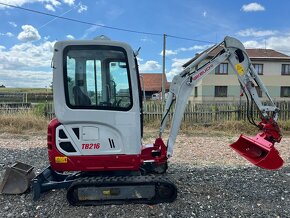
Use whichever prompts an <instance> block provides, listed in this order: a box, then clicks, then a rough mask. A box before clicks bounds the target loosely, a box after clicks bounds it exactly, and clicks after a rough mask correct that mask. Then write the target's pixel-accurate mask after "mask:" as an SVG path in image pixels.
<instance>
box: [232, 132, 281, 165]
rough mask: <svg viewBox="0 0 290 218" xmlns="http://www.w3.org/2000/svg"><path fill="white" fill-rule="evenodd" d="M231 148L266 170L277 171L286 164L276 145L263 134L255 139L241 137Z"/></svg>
mask: <svg viewBox="0 0 290 218" xmlns="http://www.w3.org/2000/svg"><path fill="white" fill-rule="evenodd" d="M230 146H231V147H232V148H233V149H234V150H235V151H236V152H238V153H239V154H240V155H242V156H243V157H244V158H246V159H247V160H248V161H250V162H251V163H253V164H255V165H256V166H259V167H261V168H264V169H268V170H276V169H279V168H280V167H282V165H283V163H284V161H283V160H282V158H281V157H280V155H279V152H278V151H277V150H276V149H275V147H274V144H273V143H271V142H269V141H268V140H266V139H265V134H263V133H259V134H257V135H256V136H255V137H253V138H249V137H246V136H244V135H241V136H240V138H239V139H238V140H237V141H236V142H235V143H233V144H231V145H230Z"/></svg>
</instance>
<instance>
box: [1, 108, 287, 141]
mask: <svg viewBox="0 0 290 218" xmlns="http://www.w3.org/2000/svg"><path fill="white" fill-rule="evenodd" d="M39 110H40V109H39V108H35V109H34V110H33V111H28V112H19V113H16V114H5V113H4V114H0V126H1V128H0V134H1V133H14V134H30V133H41V134H46V131H47V125H48V123H49V120H48V119H47V118H45V117H44V116H43V115H41V114H42V113H40V112H39ZM159 125H160V123H159V122H158V121H156V122H150V123H147V122H146V123H145V124H144V127H145V130H144V132H145V133H146V134H149V135H151V134H154V135H156V136H157V135H158V131H159ZM279 126H280V127H281V130H282V134H283V135H290V121H281V122H279ZM166 132H168V128H167V130H166ZM180 133H183V134H186V135H189V136H190V135H195V136H230V135H237V134H241V133H243V134H248V135H255V134H256V133H258V129H257V128H256V127H254V126H253V125H251V124H249V123H248V122H245V121H225V122H221V123H212V124H210V125H203V124H193V123H182V125H181V128H180ZM145 137H146V136H145Z"/></svg>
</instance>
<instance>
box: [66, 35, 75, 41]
mask: <svg viewBox="0 0 290 218" xmlns="http://www.w3.org/2000/svg"><path fill="white" fill-rule="evenodd" d="M66 38H67V39H69V40H73V39H75V37H74V36H73V35H66Z"/></svg>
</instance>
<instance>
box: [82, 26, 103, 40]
mask: <svg viewBox="0 0 290 218" xmlns="http://www.w3.org/2000/svg"><path fill="white" fill-rule="evenodd" d="M98 25H102V24H98ZM98 28H100V27H99V26H91V27H90V28H88V29H86V30H85V33H84V34H83V35H82V37H81V39H85V38H87V37H88V36H89V35H91V34H92V33H94V32H96V30H97V29H98ZM94 37H95V36H94ZM94 37H92V38H94Z"/></svg>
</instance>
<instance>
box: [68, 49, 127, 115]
mask: <svg viewBox="0 0 290 218" xmlns="http://www.w3.org/2000/svg"><path fill="white" fill-rule="evenodd" d="M64 62H65V64H64V66H65V69H64V73H65V87H66V101H67V104H68V106H69V107H71V108H80V109H81V108H95V109H102V110H129V109H130V108H131V107H132V98H131V86H130V82H129V81H130V80H129V67H128V62H127V55H126V52H125V50H123V49H121V48H119V47H102V46H89V47H88V46H69V47H67V48H66V49H65V52H64Z"/></svg>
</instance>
